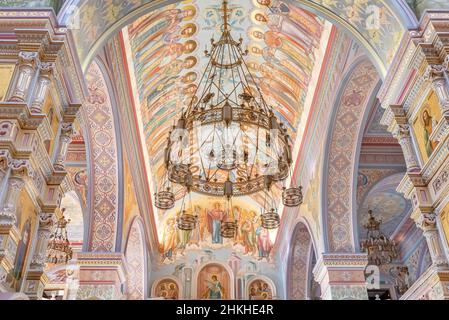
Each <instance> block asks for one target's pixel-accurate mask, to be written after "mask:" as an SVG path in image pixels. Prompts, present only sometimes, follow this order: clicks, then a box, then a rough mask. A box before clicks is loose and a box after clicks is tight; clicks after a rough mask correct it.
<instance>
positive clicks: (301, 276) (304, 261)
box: [287, 221, 315, 300]
mask: <svg viewBox="0 0 449 320" xmlns="http://www.w3.org/2000/svg"><path fill="white" fill-rule="evenodd" d="M314 255H315V247H314V244H313V241H312V237H311V234H310V232H309V229H308V227H307V225H306V224H305V223H304V222H303V221H300V222H298V223H297V225H296V227H295V229H294V231H293V234H292V238H291V241H290V253H289V259H288V267H287V297H288V299H289V300H310V299H311V283H312V280H313V274H312V270H313V267H314V266H313V257H314Z"/></svg>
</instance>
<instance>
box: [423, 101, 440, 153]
mask: <svg viewBox="0 0 449 320" xmlns="http://www.w3.org/2000/svg"><path fill="white" fill-rule="evenodd" d="M421 117H422V123H423V127H424V132H423V137H424V143H425V147H426V154H427V156H428V157H430V156H431V155H432V153H433V150H435V148H436V146H437V143H436V142H435V141H432V140H430V135H431V134H432V132H433V127H434V126H435V125H436V123H435V121H434V120H433V117H432V115H431V114H430V111H429V109H424V111H423V113H422V115H421Z"/></svg>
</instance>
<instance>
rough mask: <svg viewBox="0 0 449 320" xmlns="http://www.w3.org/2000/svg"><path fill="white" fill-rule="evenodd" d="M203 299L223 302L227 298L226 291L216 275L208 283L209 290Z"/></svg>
mask: <svg viewBox="0 0 449 320" xmlns="http://www.w3.org/2000/svg"><path fill="white" fill-rule="evenodd" d="M203 298H205V299H209V300H222V299H224V298H225V291H224V288H223V286H222V285H221V282H220V281H219V280H218V277H217V276H216V275H212V277H211V281H207V289H206V292H204V295H203Z"/></svg>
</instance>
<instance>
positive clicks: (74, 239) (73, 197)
mask: <svg viewBox="0 0 449 320" xmlns="http://www.w3.org/2000/svg"><path fill="white" fill-rule="evenodd" d="M61 208H64V209H65V211H64V216H65V218H66V219H70V223H69V224H68V225H67V237H68V239H69V241H70V245H71V246H72V249H73V250H74V251H75V252H77V251H81V250H82V247H83V242H84V226H85V224H84V214H83V209H82V206H81V201H80V199H79V198H78V195H77V194H76V192H75V191H69V192H67V193H65V194H64V196H63V197H62V199H61Z"/></svg>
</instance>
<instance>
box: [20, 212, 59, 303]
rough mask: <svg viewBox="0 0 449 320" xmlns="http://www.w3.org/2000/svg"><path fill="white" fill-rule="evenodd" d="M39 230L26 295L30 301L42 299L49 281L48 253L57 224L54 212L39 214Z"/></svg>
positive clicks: (27, 278) (26, 283) (26, 284)
mask: <svg viewBox="0 0 449 320" xmlns="http://www.w3.org/2000/svg"><path fill="white" fill-rule="evenodd" d="M38 218H39V228H38V231H37V239H36V240H35V247H34V252H33V256H32V258H31V263H30V269H29V271H28V273H27V277H26V282H25V289H24V293H25V294H26V295H28V297H29V298H30V299H33V300H35V299H41V298H42V294H43V292H44V288H45V285H46V283H47V281H48V279H47V276H46V275H45V273H44V267H45V262H46V258H47V257H46V251H47V245H48V240H49V239H50V234H51V230H52V227H53V224H54V222H55V218H54V214H53V212H41V213H39V216H38Z"/></svg>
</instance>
